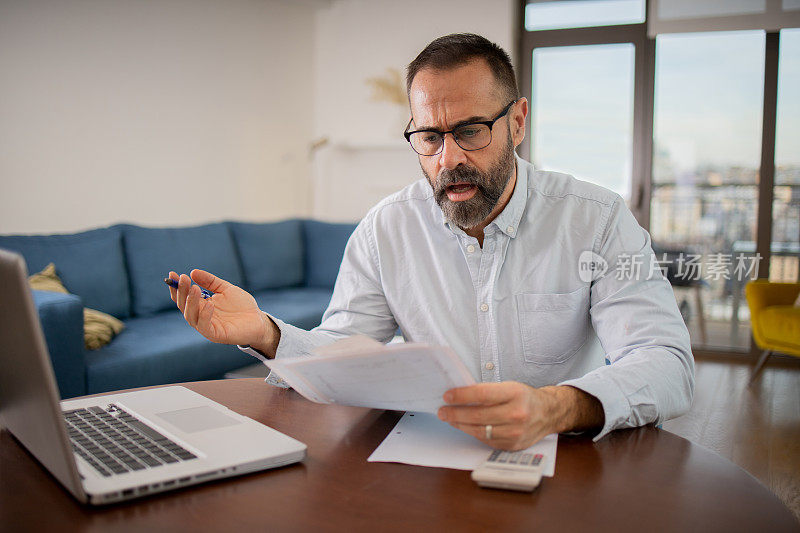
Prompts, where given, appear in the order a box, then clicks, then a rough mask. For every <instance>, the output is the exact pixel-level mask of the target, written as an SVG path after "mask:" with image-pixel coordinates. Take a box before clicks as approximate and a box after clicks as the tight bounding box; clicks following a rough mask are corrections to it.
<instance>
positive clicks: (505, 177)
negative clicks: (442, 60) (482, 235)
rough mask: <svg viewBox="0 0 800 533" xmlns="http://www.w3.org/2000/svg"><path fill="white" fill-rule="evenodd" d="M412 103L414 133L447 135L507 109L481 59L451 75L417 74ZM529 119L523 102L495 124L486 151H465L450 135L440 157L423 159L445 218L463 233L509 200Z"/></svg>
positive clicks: (423, 72)
mask: <svg viewBox="0 0 800 533" xmlns="http://www.w3.org/2000/svg"><path fill="white" fill-rule="evenodd" d="M409 99H410V103H411V114H412V117H413V119H414V122H413V123H412V124H411V129H412V130H417V129H427V128H431V129H437V130H439V131H448V130H451V129H453V127H455V126H457V125H459V124H461V123H463V122H466V121H469V122H474V121H485V120H492V119H493V118H494V117H495V116H497V115H498V114H499V113H500V112H501V111H502V110H503V108H504V107H505V106H506V105H507V104H508V103H509V102H508V101H507V100H508V98H507V97H504V96H503V93H502V91H501V90H500V89H499V88H498V87H497V82H496V81H495V78H494V75H493V74H492V72H491V70H490V68H489V66H488V64H486V62H485V61H483V60H482V59H477V60H475V61H472V62H470V63H467V64H466V65H463V66H461V67H457V68H454V69H451V70H444V71H437V70H432V69H423V70H421V71H419V72H418V73H417V75H416V76H415V77H414V81H413V83H412V85H411V91H410V93H409ZM526 114H527V102H526V101H525V100H524V99H522V100H521V101H520V102H518V103H517V104H515V105H514V106H512V107H511V109H510V110H509V112H508V114H507V115H506V116H505V117H503V118H501V119H500V120H498V121H497V122H495V124H494V127H493V128H492V142H491V144H489V146H487V147H486V148H482V149H480V150H474V151H467V150H463V149H462V148H461V147H459V146H458V144H456V142H455V141H454V139H453V137H452V135H450V134H448V135H446V136H445V138H444V145H443V147H442V151H441V153H439V154H436V155H433V156H419V161H420V166H421V167H422V172H423V174H425V177H426V178H427V179H428V183H430V184H431V187H432V188H433V192H434V198H435V199H436V202H437V203H438V204H439V207H441V209H442V212H443V213H444V216H445V218H447V219H448V220H450V221H451V222H453V223H455V224H457V225H458V226H460V227H462V228H472V227H475V226H478V225H479V224H480V223H481V222H483V221H484V220H486V219H487V218H488V217H489V216H490V214H491V213H492V211H493V210H494V209H495V207H496V206H497V204H498V202H500V200H501V197H502V196H503V194H504V192H505V193H506V196H508V195H510V191H507V188H509V185H510V183H509V181H510V179H511V177H512V176H514V171H515V166H514V147H515V146H517V145H518V144H519V143H520V142H522V138H523V137H524V135H525V115H526ZM495 214H496V213H495Z"/></svg>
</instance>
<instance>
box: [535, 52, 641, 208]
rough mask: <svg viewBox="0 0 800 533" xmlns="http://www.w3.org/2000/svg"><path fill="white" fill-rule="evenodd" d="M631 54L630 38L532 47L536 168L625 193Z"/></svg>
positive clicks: (629, 140)
mask: <svg viewBox="0 0 800 533" xmlns="http://www.w3.org/2000/svg"><path fill="white" fill-rule="evenodd" d="M633 58H634V47H633V45H632V44H630V43H621V44H601V45H590V46H569V47H551V48H537V49H534V51H533V57H532V70H533V80H532V84H533V94H532V101H531V121H532V127H531V136H532V138H533V142H532V143H531V146H532V149H533V150H532V153H531V161H532V162H533V164H534V165H535V166H536V167H537V168H543V169H547V170H557V171H560V172H566V173H568V174H572V175H574V176H575V177H577V178H580V179H585V180H589V181H593V182H595V183H598V184H600V185H602V186H604V187H606V188H608V189H611V190H612V191H615V192H617V193H619V194H621V195H622V196H623V197H625V198H626V199H629V198H630V186H631V150H632V144H631V143H632V128H633V67H634V65H633ZM589 88H591V90H589Z"/></svg>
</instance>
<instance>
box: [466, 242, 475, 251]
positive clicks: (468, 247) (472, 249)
mask: <svg viewBox="0 0 800 533" xmlns="http://www.w3.org/2000/svg"><path fill="white" fill-rule="evenodd" d="M467 251H468V252H469V253H472V252H474V251H475V246H473V245H472V244H470V245H469V246H467Z"/></svg>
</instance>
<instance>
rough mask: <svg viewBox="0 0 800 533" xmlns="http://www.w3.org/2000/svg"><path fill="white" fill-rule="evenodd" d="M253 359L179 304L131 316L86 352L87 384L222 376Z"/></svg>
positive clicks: (94, 387) (95, 387)
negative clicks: (208, 334)
mask: <svg viewBox="0 0 800 533" xmlns="http://www.w3.org/2000/svg"><path fill="white" fill-rule="evenodd" d="M162 285H163V283H162ZM254 362H255V359H253V358H252V357H250V356H248V355H247V354H245V353H243V352H242V351H241V350H238V349H237V348H236V347H235V346H226V345H223V344H215V343H213V342H209V341H208V340H207V339H205V338H204V337H203V336H202V335H200V334H199V333H198V332H197V331H195V330H194V329H192V327H191V326H189V324H187V323H186V320H184V318H183V315H181V314H180V312H178V310H177V309H176V310H175V311H167V312H164V313H159V314H157V315H154V316H149V317H142V318H131V319H128V320H126V321H125V329H124V330H123V331H122V333H120V334H119V335H117V337H116V338H115V339H114V342H112V343H111V344H109V345H107V346H104V347H103V348H100V349H99V350H94V351H92V352H88V353H87V354H86V386H87V389H88V391H87V392H88V393H89V394H92V393H98V392H105V391H109V390H119V389H128V388H131V387H143V386H149V385H160V384H163V383H180V382H185V381H198V380H206V379H218V378H221V377H223V375H224V374H225V372H227V371H229V370H233V369H235V368H240V367H243V366H247V365H249V364H252V363H254Z"/></svg>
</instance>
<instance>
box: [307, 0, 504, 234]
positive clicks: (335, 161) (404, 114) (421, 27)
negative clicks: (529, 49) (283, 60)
mask: <svg viewBox="0 0 800 533" xmlns="http://www.w3.org/2000/svg"><path fill="white" fill-rule="evenodd" d="M514 5H515V2H513V1H512V0H437V1H431V0H404V1H402V2H398V1H396V0H334V1H333V2H331V3H330V4H329V5H328V6H326V7H323V8H322V9H320V10H318V11H317V13H316V24H315V28H316V45H315V69H314V73H315V91H314V102H315V109H316V112H315V116H314V133H315V136H316V139H318V140H319V139H323V138H324V139H328V144H327V145H325V146H324V147H322V148H320V149H319V150H317V151H316V152H315V154H314V167H313V168H314V171H313V173H314V187H313V208H312V214H313V215H314V216H315V217H317V218H323V219H329V220H357V219H359V218H361V217H362V216H363V215H364V214H365V213H366V212H367V210H368V209H369V208H370V207H371V206H372V205H374V204H375V203H377V202H378V201H379V200H380V199H381V198H383V197H384V196H386V195H388V194H390V193H391V192H394V191H396V190H399V189H401V188H402V187H404V186H405V185H407V184H409V183H411V182H413V181H415V180H417V179H419V178H421V177H422V172H421V171H420V169H419V163H418V161H417V157H416V155H415V154H414V153H413V152H412V151H411V148H410V147H408V143H406V141H405V139H403V136H402V132H403V128H404V127H405V125H406V123H407V121H408V118H409V116H410V115H409V113H408V109H407V108H401V109H398V106H395V105H393V104H390V103H386V102H373V101H371V100H370V96H371V89H370V87H369V86H368V85H367V83H366V81H365V80H366V79H367V78H370V77H375V76H383V75H385V74H386V69H388V68H394V69H397V70H399V71H401V72H402V74H403V77H405V67H406V65H408V63H410V62H411V60H413V59H414V58H415V57H416V55H417V54H418V53H419V52H420V51H422V49H423V48H424V47H425V46H426V45H427V44H428V43H429V42H430V41H432V40H433V39H435V38H437V37H440V36H442V35H445V34H448V33H454V32H474V33H479V34H481V35H483V36H485V37H486V38H488V39H490V40H492V41H494V42H496V43H497V44H499V45H500V46H502V47H503V48H504V49H505V50H506V51H507V52H508V53H509V54H511V55H512V58H513V52H514V46H513V45H514V42H513V35H514Z"/></svg>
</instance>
